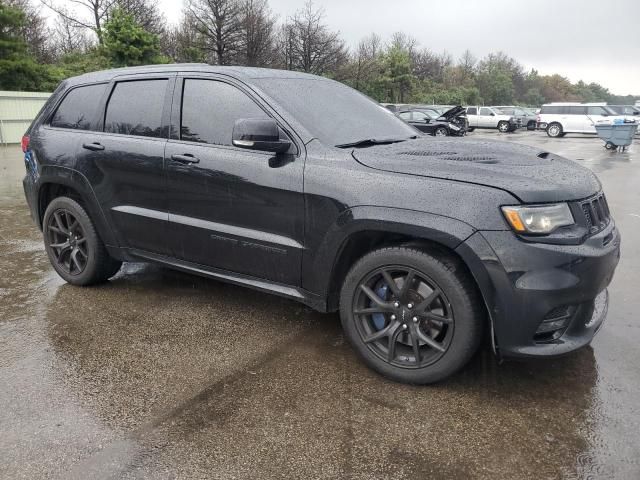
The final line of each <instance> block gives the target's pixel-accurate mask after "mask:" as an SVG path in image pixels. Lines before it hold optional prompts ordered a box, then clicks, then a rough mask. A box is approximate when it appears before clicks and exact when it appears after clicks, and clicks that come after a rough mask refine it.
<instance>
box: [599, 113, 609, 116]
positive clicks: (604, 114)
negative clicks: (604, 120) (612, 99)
mask: <svg viewBox="0 0 640 480" xmlns="http://www.w3.org/2000/svg"><path fill="white" fill-rule="evenodd" d="M601 115H602V116H603V117H608V116H609V114H608V113H607V112H602V114H601Z"/></svg>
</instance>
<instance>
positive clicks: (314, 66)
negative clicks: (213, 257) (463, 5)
mask: <svg viewBox="0 0 640 480" xmlns="http://www.w3.org/2000/svg"><path fill="white" fill-rule="evenodd" d="M66 5H73V6H74V7H75V8H74V10H69V9H68V8H67V6H66ZM46 11H48V12H49V14H51V13H52V14H53V15H54V17H55V21H54V22H53V23H51V22H48V21H47V18H46V16H45V12H46ZM172 62H205V63H209V64H212V65H247V66H256V67H271V68H281V69H288V70H297V71H303V72H308V73H313V74H316V75H323V76H326V77H330V78H334V79H336V80H339V81H341V82H344V83H346V84H348V85H351V86H352V87H354V88H356V89H358V90H360V91H362V92H364V93H366V94H367V95H369V96H371V97H372V98H374V99H376V100H378V101H380V102H393V103H436V104H487V105H492V104H493V105H510V104H519V105H541V104H542V103H545V102H556V101H583V102H592V101H607V102H611V103H622V104H628V103H633V102H634V101H635V100H636V98H640V97H633V96H631V95H628V96H616V95H613V94H612V93H611V92H609V90H607V89H606V88H605V87H603V86H602V85H599V84H597V83H589V84H587V83H585V82H582V81H579V82H577V83H572V82H571V81H569V80H568V79H567V78H565V77H563V76H561V75H558V74H555V75H540V74H539V73H538V72H537V71H536V70H535V69H532V70H526V69H525V68H524V67H523V66H522V65H521V64H520V63H518V61H516V60H515V59H513V58H511V57H509V56H508V55H506V54H505V53H503V52H495V53H491V54H488V55H486V56H485V57H483V58H477V57H475V56H474V55H473V54H472V52H471V51H469V50H467V51H465V52H464V53H463V54H462V55H461V56H460V58H457V59H456V58H454V57H453V56H452V55H451V54H450V53H448V52H446V51H442V52H441V53H438V52H436V51H434V50H433V49H430V48H428V47H425V46H421V45H420V44H419V43H418V41H417V40H416V39H415V38H414V37H413V36H411V35H410V34H408V33H406V32H397V33H395V34H393V35H392V36H391V38H388V39H383V38H382V37H380V36H379V35H377V34H375V33H372V34H371V35H369V36H367V37H366V38H363V39H362V40H361V41H360V42H359V43H358V44H357V45H356V46H355V47H352V48H349V47H348V46H347V44H346V42H345V41H344V39H343V38H342V37H341V35H340V32H338V31H335V30H333V29H331V27H330V26H329V25H327V24H326V22H325V17H324V10H323V9H322V8H319V7H317V6H316V5H315V4H314V3H313V2H312V1H311V0H309V1H308V2H307V3H305V4H304V5H303V6H302V7H301V8H300V9H299V10H298V11H297V12H295V13H294V14H293V15H292V16H289V17H286V18H283V19H281V18H279V17H278V16H277V15H276V14H275V13H274V12H273V11H272V10H271V8H270V7H269V3H268V0H187V1H186V3H185V6H184V8H183V12H182V18H181V19H180V21H179V22H178V23H177V24H176V25H170V24H169V23H168V22H167V21H166V19H165V17H164V15H163V13H162V12H161V11H160V10H159V8H158V5H157V3H156V2H155V1H154V0H74V2H73V3H72V4H69V3H66V4H65V2H64V0H0V89H2V90H32V91H50V90H52V89H53V88H55V85H56V84H57V83H58V82H60V81H61V80H62V79H64V78H66V77H69V76H73V75H78V74H81V73H85V72H89V71H94V70H101V69H106V68H112V67H121V66H134V65H145V64H153V63H172Z"/></svg>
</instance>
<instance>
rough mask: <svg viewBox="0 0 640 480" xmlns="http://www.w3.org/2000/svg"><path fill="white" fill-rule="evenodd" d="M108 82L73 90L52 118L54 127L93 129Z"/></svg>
mask: <svg viewBox="0 0 640 480" xmlns="http://www.w3.org/2000/svg"><path fill="white" fill-rule="evenodd" d="M105 87H106V84H104V83H103V84H99V85H87V86H86V87H78V88H74V89H73V90H71V91H70V92H69V93H68V94H67V96H66V97H64V100H62V103H61V104H60V106H59V107H58V109H57V110H56V113H55V114H54V115H53V118H52V119H51V126H52V127H60V128H74V129H76V130H93V129H94V128H95V125H94V124H93V123H94V120H95V116H96V113H97V110H98V106H99V103H100V98H102V94H103V93H104V89H105Z"/></svg>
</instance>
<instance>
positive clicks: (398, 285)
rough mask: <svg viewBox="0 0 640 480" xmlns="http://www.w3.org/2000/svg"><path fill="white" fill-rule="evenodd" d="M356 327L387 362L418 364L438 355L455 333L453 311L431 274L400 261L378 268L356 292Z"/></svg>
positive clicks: (420, 365)
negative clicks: (428, 274) (404, 265)
mask: <svg viewBox="0 0 640 480" xmlns="http://www.w3.org/2000/svg"><path fill="white" fill-rule="evenodd" d="M352 308H353V314H354V317H355V319H356V328H357V330H358V333H359V334H360V336H361V338H362V341H363V342H364V343H365V344H367V345H368V347H369V349H370V350H371V351H372V352H373V353H374V354H376V355H377V356H379V357H380V358H381V359H382V360H384V361H386V362H387V363H389V364H391V365H394V366H397V367H401V368H420V367H425V366H427V365H430V364H432V363H434V362H436V361H438V360H439V359H440V358H441V357H442V355H443V354H444V353H445V352H446V351H447V349H448V348H449V345H450V343H451V339H452V337H453V330H454V324H455V320H454V314H453V311H452V308H451V305H450V303H449V301H448V300H447V298H446V296H445V295H444V293H443V292H442V290H441V289H440V287H439V286H438V285H437V284H436V283H435V282H434V281H433V280H432V279H431V278H429V277H428V276H427V275H425V274H424V273H421V272H419V271H417V270H415V269H413V268H407V267H403V266H400V265H396V266H385V267H382V268H379V269H376V270H374V271H373V272H371V274H369V275H368V276H367V277H366V278H364V279H363V280H362V282H361V283H360V285H359V292H358V293H357V294H356V295H355V297H354V303H353V307H352Z"/></svg>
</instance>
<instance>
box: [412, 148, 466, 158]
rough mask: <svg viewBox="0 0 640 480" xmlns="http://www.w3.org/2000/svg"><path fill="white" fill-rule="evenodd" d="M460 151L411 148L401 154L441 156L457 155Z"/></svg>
mask: <svg viewBox="0 0 640 480" xmlns="http://www.w3.org/2000/svg"><path fill="white" fill-rule="evenodd" d="M456 153H458V152H429V151H426V150H409V151H406V152H400V155H413V156H414V157H441V156H442V155H455V154H456Z"/></svg>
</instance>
